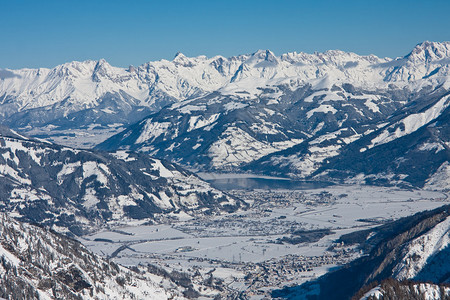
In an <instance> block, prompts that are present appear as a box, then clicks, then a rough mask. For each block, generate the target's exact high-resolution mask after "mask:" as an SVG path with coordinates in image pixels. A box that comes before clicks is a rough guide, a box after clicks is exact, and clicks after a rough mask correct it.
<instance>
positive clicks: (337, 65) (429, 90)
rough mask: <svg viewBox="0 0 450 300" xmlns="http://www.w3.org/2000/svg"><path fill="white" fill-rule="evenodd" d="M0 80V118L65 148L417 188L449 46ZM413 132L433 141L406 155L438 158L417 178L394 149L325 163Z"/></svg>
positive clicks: (25, 73) (83, 67) (61, 70)
mask: <svg viewBox="0 0 450 300" xmlns="http://www.w3.org/2000/svg"><path fill="white" fill-rule="evenodd" d="M0 77H1V78H0V116H1V118H2V119H3V120H2V122H3V123H4V124H6V125H8V126H10V127H12V128H13V129H16V130H17V129H18V130H20V131H21V132H25V133H27V134H29V135H31V136H35V137H45V138H47V139H50V140H53V141H57V142H58V143H62V144H65V145H75V146H77V147H90V146H93V145H95V144H98V143H99V142H101V141H102V140H103V139H105V138H106V137H109V136H111V135H113V134H116V135H114V136H112V137H111V138H109V139H107V140H106V141H105V142H103V143H102V144H100V145H98V148H99V149H102V150H110V151H115V150H118V149H122V150H123V149H125V150H128V149H129V150H137V151H142V152H146V153H150V154H152V155H154V156H155V157H157V158H163V159H168V160H171V161H174V162H178V163H181V164H183V165H185V166H188V167H190V168H192V169H198V170H213V171H217V170H218V171H236V170H237V171H242V170H245V171H249V172H262V173H271V174H276V175H283V176H290V177H295V178H323V177H324V175H326V176H330V177H331V179H333V180H336V179H338V180H342V179H344V180H347V179H349V178H350V177H351V178H353V179H354V178H355V176H357V178H359V179H358V180H359V181H363V182H374V181H378V182H381V181H382V180H386V179H392V178H393V174H395V175H396V176H397V177H396V178H394V179H395V180H396V181H397V182H398V181H402V182H406V183H407V184H414V185H420V186H423V185H424V184H426V181H427V180H428V179H429V177H430V176H433V174H435V173H436V172H437V171H438V170H439V172H440V174H441V175H442V174H447V173H448V167H446V165H445V162H448V161H449V154H448V150H447V148H448V142H449V141H448V134H446V130H445V128H446V126H447V123H446V122H445V121H443V122H441V123H440V124H441V125H442V126H441V127H440V128H441V129H440V131H439V132H441V133H444V134H441V135H439V134H438V131H436V127H433V126H434V125H433V124H434V123H433V122H434V121H435V120H437V119H439V118H440V119H442V118H445V117H440V115H441V114H444V115H445V114H446V108H447V107H448V103H449V102H448V97H446V96H447V94H448V91H449V90H450V80H449V79H450V42H442V43H438V42H424V43H421V44H419V45H417V46H416V47H415V48H414V49H413V50H412V51H411V52H410V53H409V54H408V55H406V56H404V57H400V58H396V59H390V58H378V57H376V56H374V55H369V56H359V55H357V54H354V53H347V52H342V51H337V50H333V51H326V52H324V53H314V54H306V53H295V52H294V53H287V54H283V55H281V56H276V55H274V54H273V53H272V52H270V51H268V50H265V51H257V52H255V53H253V54H250V55H240V56H236V57H231V58H224V57H221V56H216V57H213V58H207V57H205V56H199V57H194V58H188V57H185V56H184V55H183V54H181V53H178V54H177V55H176V56H175V58H174V59H173V60H172V61H167V60H161V61H157V62H149V63H147V64H144V65H141V66H139V67H130V68H128V69H124V68H115V67H112V66H110V65H109V64H108V63H107V62H106V61H104V60H100V61H86V62H72V63H68V64H64V65H61V66H58V67H56V68H54V69H39V70H31V69H22V70H2V71H1V73H0ZM142 118H144V119H142ZM141 119H142V120H141ZM139 120H140V121H139ZM136 121H137V122H136ZM134 122H136V123H134ZM133 123H134V124H133ZM130 124H131V125H130ZM125 126H128V127H127V128H126V129H125V130H123V131H121V130H122V129H123V128H124V127H125ZM422 126H431V127H429V128H434V129H432V131H433V133H430V132H431V131H430V130H431V129H430V130H429V131H427V132H429V135H430V138H429V139H428V140H427V141H426V142H423V143H422V142H421V141H418V144H417V145H410V147H416V148H417V149H420V150H418V151H419V152H420V151H422V152H429V153H432V152H433V153H434V152H436V151H437V150H439V151H437V152H436V153H438V152H439V155H438V156H439V157H440V158H438V159H437V160H436V161H435V162H433V164H432V167H431V168H428V169H427V172H425V173H424V174H425V175H426V176H424V177H423V178H414V176H415V175H414V174H409V173H408V172H406V171H405V170H404V169H405V168H402V166H400V165H398V164H397V163H396V162H397V161H403V160H408V158H405V155H407V154H405V153H404V152H405V149H404V148H402V149H400V150H399V151H400V152H401V153H399V151H397V152H395V153H396V156H395V157H392V159H391V162H390V163H389V164H387V165H386V168H385V169H383V170H379V169H373V168H372V169H370V168H368V169H367V168H365V167H364V168H359V169H355V167H354V166H350V167H351V169H350V170H348V169H345V168H343V167H342V166H341V165H339V163H338V162H337V163H334V162H335V161H340V160H341V155H344V156H345V155H346V156H345V157H346V158H345V160H348V159H353V156H355V155H356V156H357V158H355V159H358V160H366V156H367V155H371V154H372V153H373V152H378V153H381V152H382V151H381V150H380V149H386V147H391V146H392V145H394V144H395V143H396V141H397V140H398V139H400V138H401V139H403V140H405V139H409V140H411V139H412V140H414V137H413V138H410V137H411V135H414V134H415V132H416V131H418V130H421V128H422ZM369 135H370V140H368V139H369V137H368V136H369ZM438 136H439V137H438ZM438 144H439V145H440V146H438ZM436 147H438V148H439V149H438V148H436ZM419 152H417V153H419ZM349 155H350V156H351V157H349ZM357 166H358V165H357ZM441 177H442V176H441ZM444 177H445V176H444ZM405 178H406V180H404V179H405ZM379 179H381V180H379ZM397 179H398V180H397ZM435 181H436V179H435V180H434V181H433V182H435Z"/></svg>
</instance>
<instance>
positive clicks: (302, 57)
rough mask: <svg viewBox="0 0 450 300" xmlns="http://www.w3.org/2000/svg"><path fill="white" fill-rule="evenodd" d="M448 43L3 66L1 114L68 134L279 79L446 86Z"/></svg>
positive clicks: (26, 128)
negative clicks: (401, 49) (398, 49)
mask: <svg viewBox="0 0 450 300" xmlns="http://www.w3.org/2000/svg"><path fill="white" fill-rule="evenodd" d="M449 49H450V43H449V42H443V43H436V42H424V43H422V44H419V45H417V46H416V47H415V48H414V50H413V51H412V52H411V53H410V54H408V55H407V56H405V57H403V58H398V59H390V58H378V57H376V56H374V55H369V56H360V55H357V54H354V53H350V52H343V51H339V50H330V51H326V52H324V53H314V54H307V53H302V52H300V53H296V52H292V53H287V54H282V55H281V56H276V55H274V53H272V52H271V51H269V50H259V51H257V52H255V53H253V54H247V55H239V56H234V57H230V58H225V57H222V56H215V57H212V58H207V57H206V56H198V57H192V58H189V57H186V56H184V55H183V54H182V53H178V54H177V55H176V56H175V58H174V59H173V60H172V61H168V60H160V61H154V62H148V63H145V64H143V65H141V66H138V67H133V66H130V67H129V68H128V69H126V68H117V67H113V66H111V65H110V64H108V63H107V62H106V61H105V60H103V59H100V60H98V61H93V60H88V61H84V62H76V61H74V62H69V63H65V64H62V65H59V66H57V67H55V68H52V69H46V68H40V69H20V70H9V69H3V70H0V116H1V117H2V118H3V119H4V121H3V122H2V123H4V124H5V125H7V126H9V127H12V128H13V129H21V130H22V131H23V132H26V133H28V134H32V135H42V136H50V135H52V134H54V132H53V133H51V131H55V130H59V129H60V131H59V133H60V134H63V135H65V136H66V137H67V135H66V134H65V133H64V130H65V129H77V130H80V132H78V133H77V137H78V136H80V135H83V134H84V135H87V134H89V130H90V129H92V128H95V127H97V128H98V129H99V130H103V132H104V133H106V134H107V136H110V135H111V134H112V133H113V132H110V131H113V129H114V128H120V127H121V126H126V125H128V124H131V123H133V122H136V121H138V120H139V119H141V118H143V117H145V116H146V115H148V114H149V113H150V112H155V111H158V110H159V109H161V108H162V107H164V106H166V105H167V104H170V103H176V102H179V101H182V100H185V99H190V98H195V97H201V96H205V95H207V94H209V93H212V92H219V93H220V94H223V95H234V96H243V94H245V93H247V94H248V96H250V97H253V96H258V95H259V94H260V93H259V91H260V90H259V89H261V88H265V87H266V86H277V85H280V84H284V85H290V86H291V88H292V89H296V88H298V87H299V86H302V85H305V84H307V83H308V84H311V85H312V86H313V87H314V89H321V88H331V87H332V86H333V85H334V84H338V85H339V83H350V84H352V85H353V86H355V87H359V88H365V89H375V88H387V87H388V86H389V84H395V85H396V87H398V88H403V87H405V86H408V88H409V89H411V90H418V89H421V88H422V87H423V86H426V85H432V86H438V85H440V84H447V82H448V80H447V79H448V76H449V67H448V63H449V59H450V55H449ZM54 139H55V140H57V139H58V137H57V136H56V135H55V137H54ZM69 140H74V139H73V138H72V139H70V138H69ZM57 141H58V142H63V143H64V140H61V139H60V140H57ZM66 144H67V143H66ZM89 145H92V142H91V143H90V144H89ZM77 146H80V145H77Z"/></svg>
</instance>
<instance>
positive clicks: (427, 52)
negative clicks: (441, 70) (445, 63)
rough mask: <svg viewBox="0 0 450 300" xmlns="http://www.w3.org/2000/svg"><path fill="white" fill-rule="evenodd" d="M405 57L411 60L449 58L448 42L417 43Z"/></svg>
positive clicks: (449, 45) (449, 46) (449, 44)
mask: <svg viewBox="0 0 450 300" xmlns="http://www.w3.org/2000/svg"><path fill="white" fill-rule="evenodd" d="M405 58H406V59H408V60H412V61H433V60H440V59H443V58H450V42H430V41H424V42H422V43H420V44H417V45H416V46H415V47H414V49H413V50H412V51H411V52H410V53H409V54H408V55H406V56H405Z"/></svg>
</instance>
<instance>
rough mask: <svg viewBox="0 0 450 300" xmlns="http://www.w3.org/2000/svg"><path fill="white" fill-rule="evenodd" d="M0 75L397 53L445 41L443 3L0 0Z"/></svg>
mask: <svg viewBox="0 0 450 300" xmlns="http://www.w3.org/2000/svg"><path fill="white" fill-rule="evenodd" d="M0 26H1V27H0V28H1V29H0V68H22V67H33V68H34V67H53V66H55V65H58V64H61V63H64V62H67V61H72V60H86V59H99V58H105V59H106V60H107V61H108V62H110V63H111V64H112V65H115V66H124V67H125V66H128V65H130V64H133V65H140V64H142V63H145V62H147V61H151V60H159V59H162V58H164V59H172V58H173V56H174V55H175V53H176V52H178V51H181V52H183V53H184V54H185V55H187V56H197V55H201V54H204V55H207V56H214V55H217V54H220V55H224V56H227V57H229V56H233V55H237V54H243V53H252V52H255V51H256V50H258V49H271V50H272V51H274V52H275V53H276V54H277V55H279V54H281V53H285V52H289V51H297V52H300V51H303V52H309V53H312V52H314V51H325V50H328V49H340V50H345V51H352V52H356V53H358V54H375V55H378V56H381V57H384V56H389V57H397V56H403V55H406V54H407V53H408V52H409V51H410V50H411V49H412V48H413V47H414V46H415V45H416V44H417V43H419V42H421V41H424V40H431V41H448V40H450V1H449V0H428V1H426V0H422V1H416V0H389V1H387V0H351V1H348V0H340V1H339V0H333V1H332V0H317V1H298V0H297V1H294V0H285V1H283V0H278V1H273V0H272V1H266V0H258V1H253V0H240V1H235V0H227V1H214V0H197V1H196V0H191V1H178V0H165V1H162V0H161V1H149V0H147V1H144V0H122V1H116V0H108V1H100V0H90V1H84V0H71V1H68V0H57V1H47V0H45V1H44V0H42V1H38V0H32V1H31V0H0Z"/></svg>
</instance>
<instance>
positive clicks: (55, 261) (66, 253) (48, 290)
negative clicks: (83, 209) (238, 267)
mask: <svg viewBox="0 0 450 300" xmlns="http://www.w3.org/2000/svg"><path fill="white" fill-rule="evenodd" d="M0 220H1V222H0V274H1V276H0V297H2V299H17V300H22V299H98V300H100V299H105V300H106V299H115V300H119V299H130V300H131V299H174V298H175V299H183V298H184V297H183V291H185V290H186V289H187V288H183V287H181V286H179V285H177V284H175V283H174V282H172V281H170V280H168V279H166V278H164V277H162V276H158V275H154V274H151V273H149V272H148V271H147V270H146V268H143V267H140V268H135V270H134V271H131V270H129V269H127V268H124V267H122V266H119V265H117V264H115V263H113V262H110V261H107V260H104V259H102V258H100V257H98V256H97V255H95V254H93V253H91V252H90V251H88V250H87V249H86V248H85V247H84V246H83V245H81V244H80V243H79V242H77V241H75V240H72V239H69V238H68V237H66V236H63V235H60V234H56V233H54V232H51V231H49V230H46V229H43V228H41V227H37V226H33V225H28V224H24V223H20V222H18V221H16V220H13V219H12V218H9V217H8V216H6V215H5V214H4V213H0Z"/></svg>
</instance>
